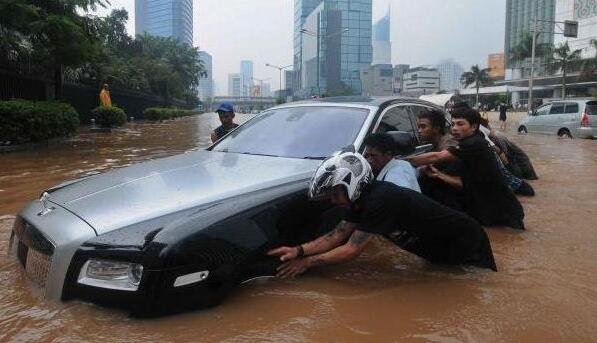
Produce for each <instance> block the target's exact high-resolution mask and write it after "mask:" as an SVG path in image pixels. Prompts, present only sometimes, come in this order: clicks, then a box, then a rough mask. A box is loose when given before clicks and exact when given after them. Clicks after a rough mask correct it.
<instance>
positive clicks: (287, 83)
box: [284, 70, 294, 96]
mask: <svg viewBox="0 0 597 343" xmlns="http://www.w3.org/2000/svg"><path fill="white" fill-rule="evenodd" d="M293 85H294V70H284V89H285V90H286V96H292V94H293V89H294V88H293Z"/></svg>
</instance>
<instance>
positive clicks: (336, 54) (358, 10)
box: [295, 0, 373, 97]
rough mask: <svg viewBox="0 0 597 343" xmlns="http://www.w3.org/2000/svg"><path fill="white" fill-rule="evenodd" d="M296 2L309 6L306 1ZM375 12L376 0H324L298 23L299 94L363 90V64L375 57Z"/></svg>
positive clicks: (357, 91) (357, 92)
mask: <svg viewBox="0 0 597 343" xmlns="http://www.w3.org/2000/svg"><path fill="white" fill-rule="evenodd" d="M309 4H312V3H309ZM295 5H299V6H302V7H300V9H303V10H304V9H305V6H304V3H303V2H302V1H296V2H295ZM296 10H297V8H295V15H296V14H297V11H296ZM371 12H372V0H322V1H320V3H319V4H318V5H317V7H315V8H314V9H313V10H312V12H311V13H309V14H308V15H307V16H306V17H304V19H302V21H298V22H301V25H300V26H297V25H296V24H297V23H298V22H295V38H296V35H297V33H298V35H299V37H300V38H299V39H298V42H299V45H298V54H295V56H297V55H298V59H299V63H298V64H297V63H295V66H297V65H298V68H297V69H298V73H299V74H300V87H299V88H298V89H297V90H298V95H299V96H303V97H306V96H309V95H315V94H328V95H333V94H338V93H347V92H352V93H353V94H360V93H361V81H360V70H361V67H364V66H369V65H371V62H372V59H373V50H372V39H371V38H372V24H371ZM301 32H302V33H301ZM295 49H296V47H295ZM295 52H296V51H295Z"/></svg>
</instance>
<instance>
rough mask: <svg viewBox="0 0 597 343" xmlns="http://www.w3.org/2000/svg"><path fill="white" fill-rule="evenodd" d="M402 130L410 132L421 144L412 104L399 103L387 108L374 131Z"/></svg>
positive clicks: (416, 141)
mask: <svg viewBox="0 0 597 343" xmlns="http://www.w3.org/2000/svg"><path fill="white" fill-rule="evenodd" d="M388 131H401V132H408V133H410V134H412V136H413V137H414V140H415V143H416V145H419V138H418V135H417V121H416V119H414V116H413V112H412V105H409V104H397V105H393V106H390V107H388V108H386V109H385V110H384V111H383V112H382V115H381V117H380V118H379V120H378V122H377V124H376V126H375V128H374V130H373V132H388Z"/></svg>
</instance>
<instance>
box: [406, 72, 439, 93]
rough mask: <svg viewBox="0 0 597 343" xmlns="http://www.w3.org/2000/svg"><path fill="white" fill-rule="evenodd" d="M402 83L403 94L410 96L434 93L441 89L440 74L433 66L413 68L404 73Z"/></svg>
mask: <svg viewBox="0 0 597 343" xmlns="http://www.w3.org/2000/svg"><path fill="white" fill-rule="evenodd" d="M402 84H403V94H406V95H409V96H419V95H422V94H433V93H436V92H438V91H439V90H440V88H439V84H440V74H439V71H438V70H437V69H435V68H431V67H417V68H413V69H410V70H409V71H408V72H406V73H405V74H404V76H403V82H402Z"/></svg>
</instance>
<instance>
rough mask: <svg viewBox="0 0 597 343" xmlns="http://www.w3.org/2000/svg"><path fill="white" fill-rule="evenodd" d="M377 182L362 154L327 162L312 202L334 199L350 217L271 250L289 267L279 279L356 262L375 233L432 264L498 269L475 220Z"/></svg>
mask: <svg viewBox="0 0 597 343" xmlns="http://www.w3.org/2000/svg"><path fill="white" fill-rule="evenodd" d="M372 180H373V178H372V176H371V167H370V166H369V165H368V163H367V161H365V160H364V158H363V157H362V156H360V155H359V154H355V153H343V154H340V155H339V156H334V157H332V158H330V159H328V160H326V161H324V162H323V163H322V165H321V166H320V167H319V168H318V170H317V171H316V174H315V176H314V177H313V179H312V181H311V185H310V191H309V195H310V197H312V198H325V199H328V200H330V201H331V202H332V203H333V204H334V205H338V206H341V207H344V208H346V209H347V210H348V212H347V214H346V216H345V218H344V220H343V221H342V222H340V224H338V226H337V227H336V228H335V229H334V230H333V231H332V232H330V233H328V234H326V235H324V236H322V237H320V238H317V239H315V240H313V241H311V242H308V243H305V244H301V245H299V246H296V247H280V248H277V249H273V250H271V251H269V252H268V254H269V255H271V256H278V257H280V260H281V261H282V262H283V264H282V265H281V266H280V267H279V268H278V276H279V277H283V278H284V277H294V276H296V275H298V274H301V273H303V272H304V271H306V270H307V269H308V268H310V267H313V266H317V265H324V264H332V263H340V262H346V261H349V260H352V259H354V258H356V257H357V256H359V255H360V254H361V252H362V251H363V250H364V248H365V245H366V244H367V242H368V241H369V240H370V239H371V236H372V235H373V234H377V235H382V236H385V237H388V238H390V239H391V240H392V241H394V242H395V243H397V244H398V245H399V246H400V247H402V248H403V249H405V250H407V251H409V252H412V253H414V254H416V255H418V256H420V257H422V258H424V259H426V260H428V261H429V262H431V263H438V264H452V265H461V264H462V265H473V266H477V267H481V268H490V269H493V270H497V267H496V265H495V261H494V258H493V253H492V252H491V245H490V244H489V240H488V238H487V234H486V233H485V231H484V230H483V228H482V227H481V226H480V225H479V224H478V223H477V222H476V221H475V220H474V219H472V218H470V217H468V216H467V215H465V214H463V213H461V212H458V211H455V210H452V209H450V208H448V207H445V206H443V205H441V204H439V203H437V202H435V201H433V200H431V199H429V198H427V197H426V196H424V195H422V194H419V193H418V192H415V191H412V190H410V189H407V188H403V187H399V186H396V185H394V184H392V183H388V182H378V181H376V182H372ZM396 230H401V232H396ZM392 237H397V238H396V239H392ZM403 237H407V238H406V239H403Z"/></svg>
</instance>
